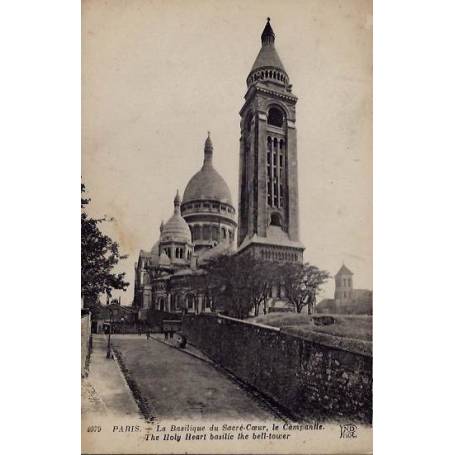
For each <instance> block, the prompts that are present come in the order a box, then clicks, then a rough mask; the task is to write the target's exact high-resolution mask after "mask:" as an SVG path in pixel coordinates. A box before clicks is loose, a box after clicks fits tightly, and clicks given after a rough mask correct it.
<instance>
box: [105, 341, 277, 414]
mask: <svg viewBox="0 0 455 455" xmlns="http://www.w3.org/2000/svg"><path fill="white" fill-rule="evenodd" d="M113 346H114V347H115V349H116V352H118V353H120V356H121V361H122V363H123V366H124V368H126V369H127V376H128V377H129V379H130V380H131V379H133V380H134V388H137V390H138V393H139V395H140V397H141V399H142V400H145V401H146V403H147V404H148V406H149V408H150V412H151V413H152V414H154V417H158V418H162V419H186V420H189V421H191V419H197V420H221V419H222V420H225V421H227V420H261V421H264V420H274V419H276V417H275V416H274V415H273V413H272V412H271V410H270V408H268V407H267V406H266V405H264V403H263V402H262V401H259V400H257V399H256V398H255V397H254V396H253V395H252V394H250V393H249V392H248V391H246V390H245V389H244V388H242V387H241V386H240V385H239V384H237V383H236V382H235V381H234V380H232V379H231V378H229V377H228V376H227V375H226V374H225V373H224V372H222V371H220V370H218V369H217V368H215V367H214V366H213V365H211V364H209V363H207V362H204V361H203V360H200V359H197V358H195V357H192V356H190V355H188V354H186V353H184V352H182V351H180V350H178V349H175V348H172V347H170V346H167V345H165V344H163V343H161V342H159V341H157V340H154V339H151V340H148V341H147V339H146V338H145V336H141V337H139V336H137V335H119V336H114V337H113Z"/></svg>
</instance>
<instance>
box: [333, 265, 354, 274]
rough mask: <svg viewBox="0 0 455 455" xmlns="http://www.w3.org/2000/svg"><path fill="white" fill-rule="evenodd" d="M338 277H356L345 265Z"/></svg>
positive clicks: (339, 271)
mask: <svg viewBox="0 0 455 455" xmlns="http://www.w3.org/2000/svg"><path fill="white" fill-rule="evenodd" d="M338 275H354V274H353V273H352V272H351V271H350V270H349V269H348V268H347V267H346V266H345V265H344V264H343V265H342V266H341V268H340V270H338V272H337V274H336V275H335V276H338Z"/></svg>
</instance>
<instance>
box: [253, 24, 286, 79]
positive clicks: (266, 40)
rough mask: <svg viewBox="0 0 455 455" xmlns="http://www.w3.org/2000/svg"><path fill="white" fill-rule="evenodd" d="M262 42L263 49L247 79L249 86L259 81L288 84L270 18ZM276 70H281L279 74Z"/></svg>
mask: <svg viewBox="0 0 455 455" xmlns="http://www.w3.org/2000/svg"><path fill="white" fill-rule="evenodd" d="M261 42H262V46H261V49H260V51H259V54H258V56H257V57H256V60H255V61H254V63H253V67H252V68H251V71H250V73H249V75H248V78H247V84H248V86H250V85H251V83H253V82H255V81H257V80H270V81H272V82H278V83H280V84H283V83H287V82H288V77H287V73H286V70H285V69H284V65H283V63H282V62H281V59H280V57H279V55H278V53H277V51H276V49H275V33H274V31H273V29H272V26H271V25H270V17H268V18H267V23H266V24H265V27H264V30H263V31H262V34H261ZM275 70H279V72H278V73H277V72H276V71H275ZM270 71H271V72H270Z"/></svg>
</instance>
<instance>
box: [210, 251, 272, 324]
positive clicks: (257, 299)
mask: <svg viewBox="0 0 455 455" xmlns="http://www.w3.org/2000/svg"><path fill="white" fill-rule="evenodd" d="M202 267H203V268H204V269H205V270H206V271H207V275H206V277H207V281H208V286H207V287H208V289H209V290H210V293H211V295H212V296H213V298H215V299H216V300H217V301H221V302H222V303H223V306H224V311H225V312H226V313H227V314H229V315H230V316H233V317H236V318H240V319H243V318H245V317H247V316H248V314H249V312H250V311H251V309H254V313H255V315H258V314H259V308H260V305H261V303H264V302H265V300H266V299H267V296H268V294H269V292H270V289H271V286H272V284H273V280H274V267H273V263H271V262H267V261H263V260H257V259H254V258H253V257H252V256H250V255H249V254H242V255H234V254H224V255H220V256H217V257H214V258H212V259H211V260H209V261H208V262H207V263H206V264H204V265H203V266H202Z"/></svg>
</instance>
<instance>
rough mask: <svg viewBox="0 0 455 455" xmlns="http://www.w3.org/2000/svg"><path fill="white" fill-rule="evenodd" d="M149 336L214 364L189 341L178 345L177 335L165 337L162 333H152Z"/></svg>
mask: <svg viewBox="0 0 455 455" xmlns="http://www.w3.org/2000/svg"><path fill="white" fill-rule="evenodd" d="M150 336H151V337H152V338H153V339H154V340H156V341H159V342H161V343H164V344H167V345H168V346H171V347H172V348H175V349H179V350H180V351H182V352H185V353H186V354H189V355H191V356H193V357H196V358H197V359H199V360H203V361H204V362H208V363H211V364H214V363H213V361H212V360H211V359H210V358H209V357H207V356H206V355H205V354H204V353H202V352H201V351H199V349H197V348H195V347H194V346H193V345H191V344H189V343H187V344H186V346H185V347H184V348H181V347H179V337H178V335H174V337H173V338H169V337H168V338H166V337H165V336H164V333H152V334H151V335H150Z"/></svg>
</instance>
